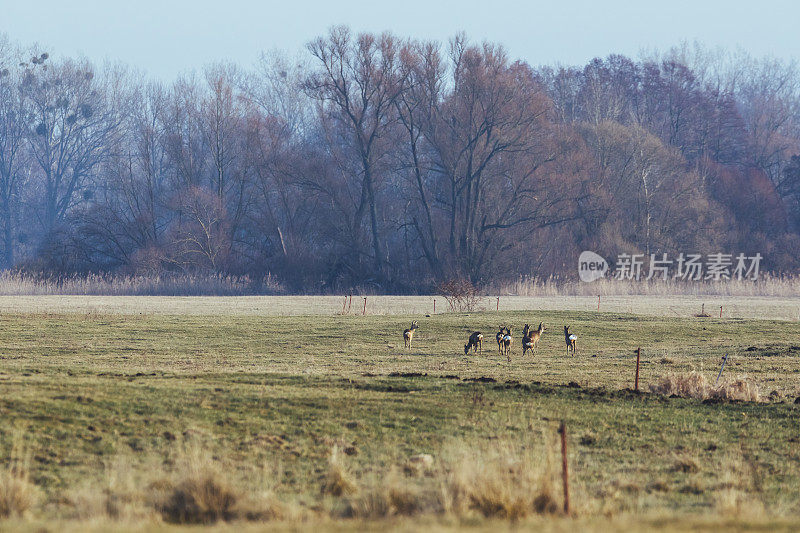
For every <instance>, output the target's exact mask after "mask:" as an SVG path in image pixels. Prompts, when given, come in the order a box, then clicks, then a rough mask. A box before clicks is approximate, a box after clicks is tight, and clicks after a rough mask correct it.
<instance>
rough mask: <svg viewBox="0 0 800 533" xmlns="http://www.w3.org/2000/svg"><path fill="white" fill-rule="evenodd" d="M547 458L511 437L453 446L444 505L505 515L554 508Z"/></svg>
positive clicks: (521, 515)
mask: <svg viewBox="0 0 800 533" xmlns="http://www.w3.org/2000/svg"><path fill="white" fill-rule="evenodd" d="M552 463H553V461H552V460H551V459H550V455H549V454H548V453H546V452H541V451H540V452H538V453H537V452H534V451H533V450H531V449H530V448H525V447H523V446H519V445H517V444H514V443H511V442H495V443H493V444H491V445H482V446H474V447H464V448H462V449H458V450H456V451H455V453H454V455H453V457H452V458H451V464H452V465H453V469H452V473H451V474H450V480H449V482H448V484H447V485H446V490H445V492H444V493H445V495H446V496H447V499H446V501H447V505H446V507H448V508H449V510H451V511H452V512H454V513H455V514H457V515H465V514H468V511H477V512H478V513H480V514H481V515H482V516H484V517H487V518H503V519H510V520H519V519H522V518H525V517H527V516H530V515H532V514H554V513H557V512H558V510H559V503H560V502H559V497H558V496H557V490H556V483H555V481H554V472H553V469H552V468H551V464H552Z"/></svg>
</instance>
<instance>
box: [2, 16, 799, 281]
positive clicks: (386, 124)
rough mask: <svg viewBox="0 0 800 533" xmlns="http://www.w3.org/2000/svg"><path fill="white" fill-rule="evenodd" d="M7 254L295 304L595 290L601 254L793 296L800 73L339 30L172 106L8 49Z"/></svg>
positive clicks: (671, 57)
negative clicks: (578, 58)
mask: <svg viewBox="0 0 800 533" xmlns="http://www.w3.org/2000/svg"><path fill="white" fill-rule="evenodd" d="M51 56H52V57H51ZM176 75H177V73H176ZM0 250H1V252H0V267H1V268H2V269H4V270H9V271H14V272H26V273H31V274H36V275H46V276H74V275H86V274H90V273H93V274H94V273H107V274H110V275H142V276H148V275H170V274H187V273H188V274H213V275H225V276H241V277H245V276H246V277H249V278H250V279H263V278H264V277H266V276H270V277H274V279H277V280H278V281H279V282H280V283H281V284H282V285H283V286H284V287H285V288H286V290H287V291H292V292H332V291H337V290H347V289H348V288H353V287H369V288H371V290H374V291H380V292H423V291H429V290H431V289H432V288H434V287H437V286H439V285H440V284H442V283H445V282H447V281H448V280H455V279H458V280H467V281H469V282H470V283H471V284H474V285H476V286H483V285H486V284H489V283H497V282H501V281H505V280H514V279H520V278H540V279H541V278H549V277H563V278H565V279H566V278H576V277H577V272H576V265H577V258H578V255H579V254H580V253H581V251H583V250H592V251H594V252H597V253H599V254H601V255H602V256H604V257H607V258H613V257H616V256H617V255H618V254H644V256H645V257H649V256H650V255H651V254H655V256H661V255H662V254H670V255H671V256H672V255H677V254H679V253H698V254H715V253H745V254H748V255H754V254H757V253H758V254H761V255H762V256H763V262H762V264H761V268H762V269H763V270H765V271H769V272H773V273H782V274H795V273H797V272H798V270H800V70H798V65H797V64H796V63H795V62H791V61H784V60H778V59H774V58H769V57H766V58H754V57H752V56H750V55H749V54H747V53H746V52H744V51H737V52H731V51H723V50H713V49H708V48H705V47H703V46H702V45H688V44H685V45H681V46H676V47H675V48H673V49H671V50H668V51H666V52H658V53H657V52H652V53H650V54H649V55H643V56H642V57H638V58H631V57H625V56H622V55H610V56H608V57H606V58H596V59H594V60H592V61H591V62H589V63H588V64H586V65H576V66H565V65H555V66H554V65H539V66H535V65H531V64H529V63H527V62H525V61H523V60H518V59H514V58H511V57H509V55H508V53H507V52H506V51H505V50H504V48H503V47H502V46H501V45H499V44H495V43H490V42H475V41H472V40H470V39H469V38H467V37H466V36H465V35H463V34H459V35H456V36H454V37H453V38H452V39H451V40H450V41H449V42H446V43H440V42H423V41H417V40H413V39H408V38H404V37H402V36H397V35H393V34H390V33H383V34H369V33H364V34H357V33H355V32H353V31H351V30H350V29H349V28H347V27H334V28H332V29H331V30H330V31H329V33H327V34H325V35H322V36H320V37H318V38H317V39H315V40H313V41H312V42H310V43H308V46H307V48H306V50H304V51H302V52H301V53H298V54H296V55H292V54H290V53H284V52H277V51H276V52H269V53H263V54H262V55H261V60H260V61H259V62H258V63H257V64H255V65H250V66H246V67H243V66H240V65H237V64H235V63H233V62H230V63H220V64H213V65H209V66H207V67H206V68H205V69H203V71H202V72H195V73H188V74H183V75H180V76H179V77H177V78H176V80H175V81H174V82H173V83H164V82H160V81H157V80H154V79H151V78H149V77H148V76H147V75H146V74H143V73H142V72H139V71H137V70H135V69H133V68H131V67H129V66H126V65H122V64H113V63H112V64H106V65H102V66H99V65H93V64H91V63H90V62H89V61H87V60H86V59H83V58H68V57H60V56H58V54H57V51H53V50H41V49H37V48H31V47H26V46H23V45H21V44H19V43H14V42H11V41H10V40H9V39H7V38H5V39H4V38H2V37H0Z"/></svg>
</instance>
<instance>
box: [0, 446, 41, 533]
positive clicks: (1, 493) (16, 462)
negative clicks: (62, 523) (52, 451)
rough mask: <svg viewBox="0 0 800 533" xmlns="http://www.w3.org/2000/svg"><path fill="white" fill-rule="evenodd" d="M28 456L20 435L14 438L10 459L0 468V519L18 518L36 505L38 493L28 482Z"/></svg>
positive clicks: (29, 481)
mask: <svg viewBox="0 0 800 533" xmlns="http://www.w3.org/2000/svg"><path fill="white" fill-rule="evenodd" d="M29 466H30V454H29V453H28V451H27V448H26V447H25V445H24V444H23V439H22V434H21V433H20V434H19V435H17V436H15V438H14V444H13V446H12V450H11V455H10V459H9V462H8V464H7V465H5V466H4V467H0V518H9V517H20V516H23V515H25V514H26V513H27V512H28V511H29V510H30V509H31V508H33V507H34V506H35V505H36V502H37V501H38V498H39V491H38V489H37V488H36V486H35V485H34V484H33V483H31V480H30V474H29V472H30V468H29Z"/></svg>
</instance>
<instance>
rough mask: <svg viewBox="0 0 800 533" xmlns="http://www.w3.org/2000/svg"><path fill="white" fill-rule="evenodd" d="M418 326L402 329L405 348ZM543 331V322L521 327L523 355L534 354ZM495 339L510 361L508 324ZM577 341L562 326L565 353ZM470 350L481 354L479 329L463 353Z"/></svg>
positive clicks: (572, 350) (510, 340)
mask: <svg viewBox="0 0 800 533" xmlns="http://www.w3.org/2000/svg"><path fill="white" fill-rule="evenodd" d="M418 328H419V326H417V323H416V321H415V322H412V323H411V327H410V328H408V329H406V330H405V331H403V341H405V346H406V348H409V349H410V348H411V340H412V339H413V338H414V332H415V331H417V329H418ZM544 332H545V327H544V323H543V322H539V327H538V328H537V329H531V327H530V326H529V325H528V324H525V327H524V328H523V329H522V355H523V357H524V356H525V354H526V353H528V350H530V351H531V353H532V354H536V345H537V344H539V339H541V338H542V334H543V333H544ZM495 339H496V340H497V350H498V351H499V352H500V355H505V356H506V357H507V358H508V361H509V362H511V344H512V342H513V338H512V336H511V328H510V327H509V326H500V331H498V332H497V334H496V335H495ZM577 341H578V336H577V335H574V334H572V333H570V332H569V326H564V342H566V344H567V355H569V354H570V352H572V355H575V350H576V349H577ZM470 350H472V353H480V354H483V333H481V332H480V331H475V332H473V333H472V334H471V335H470V336H469V340H468V341H467V344H465V345H464V355H467V354H468V353H469V351H470Z"/></svg>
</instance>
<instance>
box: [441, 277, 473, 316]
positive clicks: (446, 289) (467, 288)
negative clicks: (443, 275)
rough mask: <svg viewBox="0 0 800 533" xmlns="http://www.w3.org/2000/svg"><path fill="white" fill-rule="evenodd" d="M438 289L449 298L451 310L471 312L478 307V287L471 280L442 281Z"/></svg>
mask: <svg viewBox="0 0 800 533" xmlns="http://www.w3.org/2000/svg"><path fill="white" fill-rule="evenodd" d="M436 289H437V291H438V292H440V293H441V294H442V296H444V299H445V300H447V305H448V306H449V307H450V310H451V311H458V312H464V311H468V312H471V311H474V310H475V309H476V308H477V307H478V302H479V301H480V297H479V296H478V289H477V288H476V287H475V286H474V285H473V284H472V283H471V282H470V281H469V280H466V279H450V280H447V281H444V282H442V283H440V284H439V285H438V286H437V287H436Z"/></svg>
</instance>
